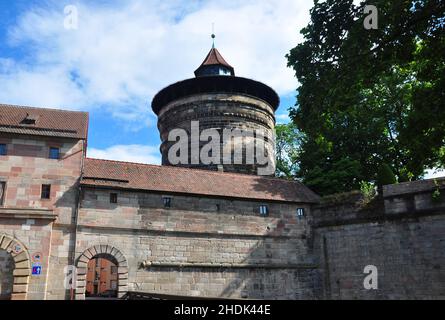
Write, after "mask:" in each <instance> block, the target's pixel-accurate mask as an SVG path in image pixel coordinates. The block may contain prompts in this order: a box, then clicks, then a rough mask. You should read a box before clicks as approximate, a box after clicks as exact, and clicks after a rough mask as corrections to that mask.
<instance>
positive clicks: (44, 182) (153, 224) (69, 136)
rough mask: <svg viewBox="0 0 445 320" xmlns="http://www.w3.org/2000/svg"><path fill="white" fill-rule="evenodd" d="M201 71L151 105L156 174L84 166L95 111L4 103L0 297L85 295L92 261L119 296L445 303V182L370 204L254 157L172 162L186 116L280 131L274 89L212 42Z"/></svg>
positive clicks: (142, 168)
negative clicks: (243, 74) (375, 273)
mask: <svg viewBox="0 0 445 320" xmlns="http://www.w3.org/2000/svg"><path fill="white" fill-rule="evenodd" d="M196 76H197V77H196V78H194V79H190V80H185V81H182V82H179V83H177V84H174V85H172V86H170V87H167V88H166V89H164V90H162V91H161V92H160V93H159V94H158V95H157V96H156V97H155V99H154V101H153V104H152V106H153V109H154V111H155V112H156V113H157V114H158V116H159V129H160V133H161V140H162V141H163V144H162V146H161V153H162V154H163V165H162V166H155V165H147V164H138V163H128V162H118V161H108V160H99V159H90V158H87V157H86V145H87V136H88V114H87V113H83V112H69V111H62V110H51V109H36V108H30V107H20V106H10V105H0V298H2V299H9V298H12V299H84V298H85V293H86V290H87V288H88V287H89V286H91V285H93V284H92V283H88V281H90V280H89V276H88V275H89V273H90V272H91V268H93V267H94V264H93V263H91V261H92V260H95V259H107V260H109V261H110V262H112V265H113V266H115V267H116V270H115V271H116V272H115V273H117V275H116V276H114V277H113V281H114V280H117V285H116V287H117V290H116V295H117V296H122V295H123V294H125V293H126V292H128V291H140V292H148V293H162V294H171V295H182V296H199V297H221V298H228V297H231V298H258V299H342V298H360V299H379V298H381V299H391V298H393V299H400V298H442V299H443V298H445V278H444V274H445V273H444V272H443V269H444V266H445V236H444V234H445V222H444V215H443V212H444V210H445V197H444V196H443V195H442V194H440V191H442V190H443V189H444V186H445V183H444V182H443V181H436V182H434V181H432V180H426V181H420V182H413V183H407V184H400V185H392V186H385V188H384V193H383V195H382V197H381V198H379V199H377V200H376V201H374V202H372V203H371V204H366V205H364V203H365V202H364V201H363V199H362V197H361V196H360V195H358V194H352V195H349V196H347V197H346V196H342V197H340V196H339V197H333V198H331V199H322V200H320V198H319V197H318V196H317V195H316V194H314V193H313V192H312V191H310V190H309V189H308V188H306V187H305V186H304V185H302V184H301V183H299V182H297V181H287V180H282V179H276V178H273V177H267V176H259V175H256V172H257V171H256V169H257V167H258V164H257V163H253V164H243V163H241V164H227V163H222V165H214V164H203V163H200V162H198V163H191V162H190V163H189V164H188V165H184V164H179V165H172V164H171V163H170V162H169V159H168V150H169V149H170V148H171V147H172V144H170V142H169V141H168V132H169V130H171V129H174V128H182V129H184V130H185V131H186V132H188V131H191V127H190V123H191V121H195V120H199V121H200V123H201V124H202V125H203V127H201V129H209V128H210V129H216V130H217V131H218V132H220V131H221V130H224V129H225V128H230V129H233V128H241V129H244V128H261V129H264V130H265V131H266V132H269V133H270V134H271V133H272V131H273V128H274V124H275V119H274V111H275V109H276V107H277V105H278V97H277V96H276V94H275V93H274V91H273V90H272V89H270V88H269V87H267V86H266V85H264V84H261V83H259V82H255V81H253V80H249V79H244V78H238V77H235V72H234V69H233V68H232V67H231V66H230V65H229V64H228V63H227V62H226V61H225V60H224V59H223V58H222V56H221V55H220V53H219V52H218V51H217V50H216V49H215V48H213V49H212V50H211V52H210V53H209V55H208V56H207V58H206V59H205V61H204V63H203V64H202V65H201V66H200V67H199V68H198V70H197V71H196ZM270 144H272V141H270ZM224 147H225V146H224V144H223V145H222V148H224ZM268 156H270V154H268ZM201 169H206V170H201ZM435 191H436V192H435ZM437 191H439V197H438V196H437ZM433 192H435V194H436V196H435V197H434V198H433V197H432V196H431V194H432V193H433ZM91 265H93V267H92V266H91ZM367 265H375V266H376V267H377V268H378V270H379V277H380V278H379V287H378V289H377V290H367V289H365V288H364V287H363V279H364V277H365V276H366V274H364V273H363V270H364V267H365V266H367ZM73 266H74V267H75V269H74V268H73ZM72 271H74V273H75V275H76V281H75V282H74V285H73V284H72V283H71V282H70V281H69V280H70V278H71V276H72V275H73V274H72ZM99 281H100V279H99Z"/></svg>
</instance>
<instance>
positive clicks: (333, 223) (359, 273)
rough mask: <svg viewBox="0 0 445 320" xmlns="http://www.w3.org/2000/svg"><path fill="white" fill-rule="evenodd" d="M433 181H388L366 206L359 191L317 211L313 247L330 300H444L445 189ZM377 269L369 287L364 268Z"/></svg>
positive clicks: (314, 212) (331, 202) (318, 208)
mask: <svg viewBox="0 0 445 320" xmlns="http://www.w3.org/2000/svg"><path fill="white" fill-rule="evenodd" d="M436 189H438V188H436V187H435V184H434V182H433V181H432V180H430V181H427V182H412V183H407V184H399V185H390V186H385V188H384V194H383V198H380V199H377V200H375V201H374V202H373V203H371V204H368V205H364V204H363V202H362V201H363V199H362V197H361V196H360V195H358V194H355V195H350V197H348V198H343V199H337V200H334V201H332V200H333V199H331V201H325V203H323V204H321V205H320V206H318V207H317V208H315V209H314V210H313V215H314V217H313V228H314V229H313V230H314V250H315V252H316V256H317V257H318V258H319V260H318V264H319V266H320V270H321V273H322V276H321V278H322V283H323V292H324V294H323V296H322V297H321V298H325V299H445V270H444V269H445V196H444V195H445V190H443V181H442V182H440V187H439V189H440V191H441V195H439V196H438V197H437V198H435V199H433V196H432V193H433V192H434V190H436ZM367 265H374V266H375V267H377V271H378V289H377V290H372V289H371V290H366V289H365V288H364V285H363V282H364V279H365V277H366V276H367V274H365V273H364V268H365V266H367Z"/></svg>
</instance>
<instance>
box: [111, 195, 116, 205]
mask: <svg viewBox="0 0 445 320" xmlns="http://www.w3.org/2000/svg"><path fill="white" fill-rule="evenodd" d="M110 203H117V193H110Z"/></svg>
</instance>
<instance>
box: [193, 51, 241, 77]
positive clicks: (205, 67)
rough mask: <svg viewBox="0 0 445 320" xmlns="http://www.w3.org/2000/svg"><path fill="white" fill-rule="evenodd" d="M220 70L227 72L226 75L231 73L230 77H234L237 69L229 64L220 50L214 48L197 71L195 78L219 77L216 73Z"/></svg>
mask: <svg viewBox="0 0 445 320" xmlns="http://www.w3.org/2000/svg"><path fill="white" fill-rule="evenodd" d="M215 67H216V69H215ZM218 67H219V68H218ZM218 69H220V70H222V71H225V72H226V73H230V75H232V76H234V75H235V69H234V68H233V67H232V66H231V65H230V64H229V63H227V61H226V60H225V59H224V58H223V56H222V55H221V53H219V51H218V49H216V48H215V47H212V49H211V50H210V52H209V53H208V54H207V56H206V58H205V59H204V62H203V63H202V64H201V65H200V66H199V68H198V69H196V71H195V76H197V77H199V76H206V75H215V74H216V75H217V74H220V73H216V72H217V71H219V70H218ZM215 70H216V71H215ZM227 75H228V74H227Z"/></svg>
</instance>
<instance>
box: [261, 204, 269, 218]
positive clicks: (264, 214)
mask: <svg viewBox="0 0 445 320" xmlns="http://www.w3.org/2000/svg"><path fill="white" fill-rule="evenodd" d="M260 215H261V216H262V217H267V216H268V215H269V207H268V206H267V205H264V204H263V205H260Z"/></svg>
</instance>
